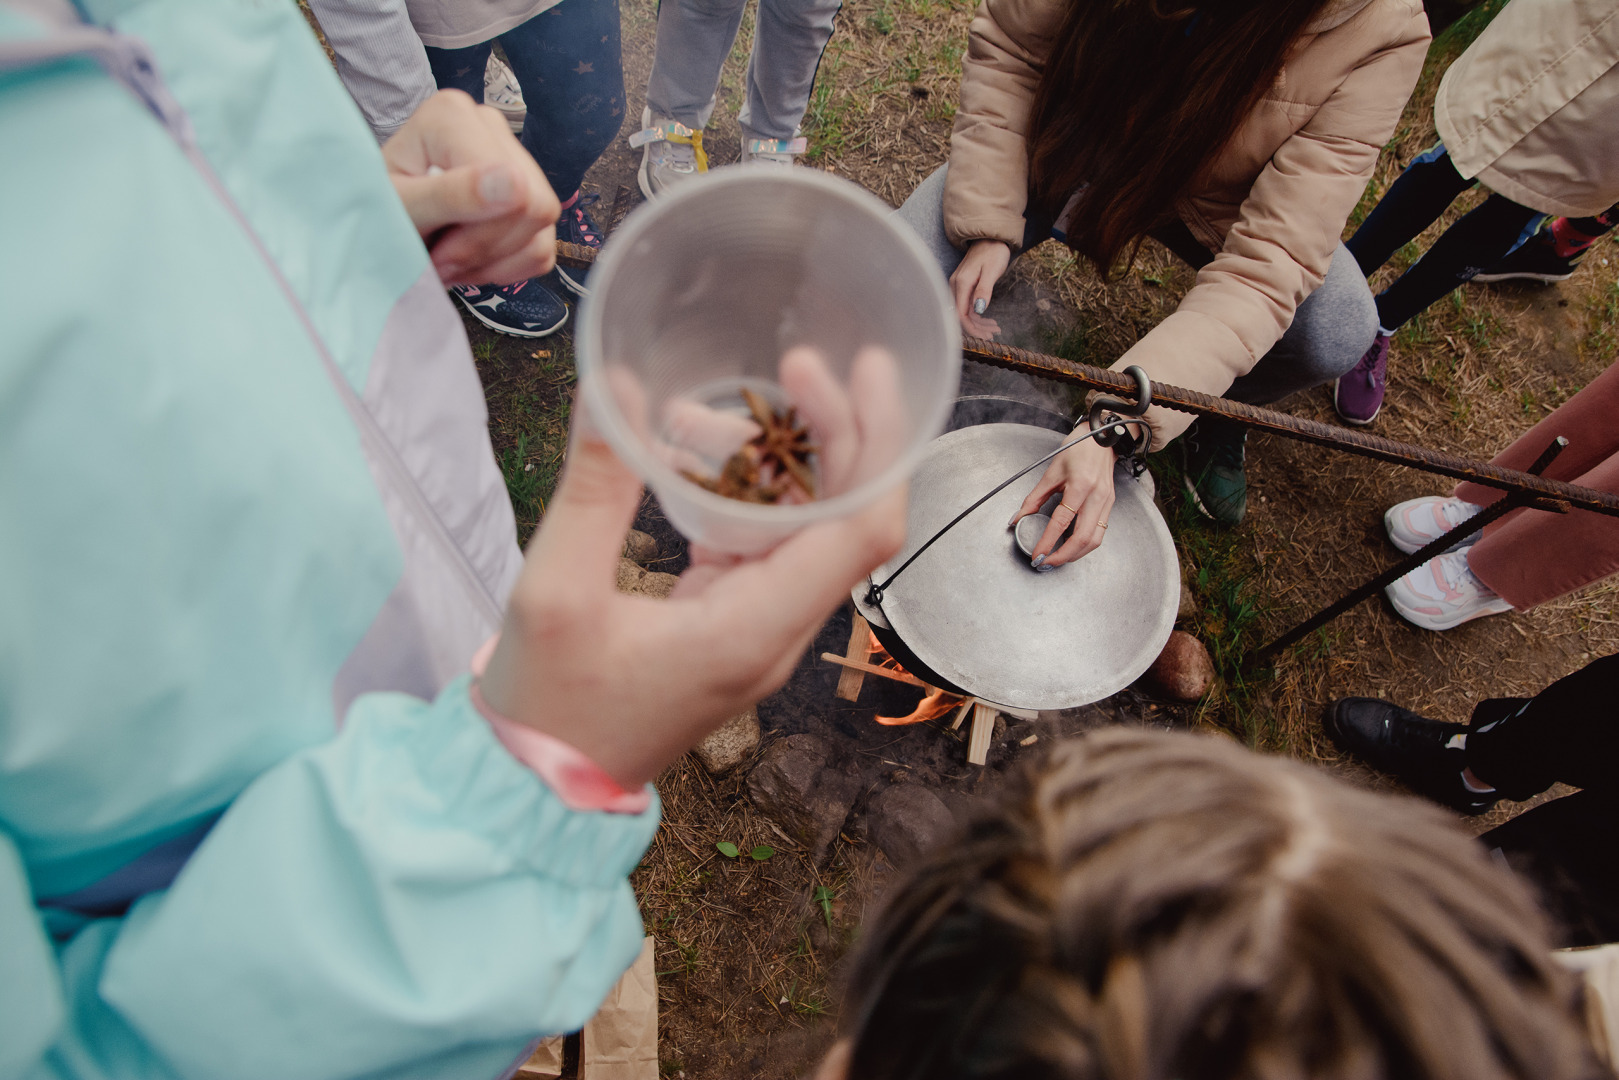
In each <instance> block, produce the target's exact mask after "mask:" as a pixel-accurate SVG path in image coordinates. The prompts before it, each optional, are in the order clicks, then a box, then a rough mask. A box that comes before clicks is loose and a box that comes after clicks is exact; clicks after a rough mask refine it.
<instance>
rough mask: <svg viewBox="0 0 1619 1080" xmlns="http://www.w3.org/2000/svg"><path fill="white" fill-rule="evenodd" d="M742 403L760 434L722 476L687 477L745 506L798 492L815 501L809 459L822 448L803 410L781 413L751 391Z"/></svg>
mask: <svg viewBox="0 0 1619 1080" xmlns="http://www.w3.org/2000/svg"><path fill="white" fill-rule="evenodd" d="M742 400H743V401H745V402H747V405H748V411H749V412H751V413H752V414H753V419H754V422H755V423H757V424H758V425H759V434H758V435H756V436H754V437H753V438H752V439H750V440H749V441H748V442H747V443H745V444H743V446H742V448H741V449H740V450H738V451H737V452H736V453H734V454H732V455H731V456H730V458H729V459H727V460H726V462H725V465H724V467H723V468H721V469H720V474H719V476H717V477H705V476H698V475H697V474H696V473H693V472H682V474H681V475H683V476H684V477H685V478H686V479H687V480H690V481H691V482H692V483H694V484H697V485H699V486H700V487H704V488H707V489H708V490H709V491H712V492H714V493H715V494H716V495H724V496H725V497H726V498H728V499H740V500H741V501H743V502H752V503H777V502H780V501H781V500H782V499H784V498H786V497H787V496H788V495H789V494H794V493H796V494H797V495H798V496H799V498H800V499H801V500H805V501H807V500H809V499H813V498H815V473H814V471H813V470H812V469H811V468H810V464H809V461H810V458H811V457H812V456H813V455H814V454H815V452H816V449H817V447H816V446H815V444H814V443H812V442H810V437H809V431H808V429H806V428H805V427H804V425H803V424H800V423H799V422H798V410H797V409H795V408H792V407H790V406H789V407H788V409H787V410H786V411H785V412H778V411H777V410H776V409H775V408H774V407H773V406H772V405H771V404H770V403H769V402H768V401H766V400H765V399H764V398H762V397H760V396H759V395H758V394H756V393H754V392H753V391H752V390H747V389H744V390H743V391H742Z"/></svg>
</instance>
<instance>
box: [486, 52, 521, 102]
mask: <svg viewBox="0 0 1619 1080" xmlns="http://www.w3.org/2000/svg"><path fill="white" fill-rule="evenodd" d="M489 74H490V75H492V76H493V78H491V79H489V80H487V81H486V82H485V84H484V88H483V92H484V97H485V98H486V99H494V100H497V101H501V102H504V103H507V104H515V103H516V102H518V101H520V100H522V97H523V90H522V87H520V86H518V85H517V76H516V75H514V74H513V73H512V69H511V68H510V67H508V66H507V65H506V64H503V63H500V62H499V61H498V60H495V61H493V62H492V63H491V64H490V71H489Z"/></svg>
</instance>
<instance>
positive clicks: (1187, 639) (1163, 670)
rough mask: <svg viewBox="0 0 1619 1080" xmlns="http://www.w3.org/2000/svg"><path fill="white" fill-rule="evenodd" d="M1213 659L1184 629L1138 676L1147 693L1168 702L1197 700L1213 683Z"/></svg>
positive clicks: (1171, 635)
mask: <svg viewBox="0 0 1619 1080" xmlns="http://www.w3.org/2000/svg"><path fill="white" fill-rule="evenodd" d="M1214 679H1215V675H1214V661H1213V660H1211V659H1209V650H1207V649H1205V648H1204V647H1203V643H1202V642H1201V641H1199V640H1197V638H1195V637H1193V636H1192V635H1191V634H1188V633H1187V632H1186V631H1184V630H1176V631H1175V632H1174V633H1172V634H1170V635H1169V642H1168V643H1167V644H1166V645H1165V646H1164V651H1163V652H1161V653H1159V654H1158V659H1156V660H1154V661H1153V662H1152V667H1150V668H1148V669H1147V673H1146V674H1145V675H1143V676H1142V677H1141V682H1142V684H1143V686H1144V687H1145V688H1146V689H1147V690H1148V692H1150V693H1152V694H1154V695H1156V696H1158V697H1161V698H1168V699H1169V700H1170V701H1197V700H1199V699H1200V698H1202V697H1203V695H1204V694H1206V693H1208V692H1209V687H1211V686H1213V685H1214Z"/></svg>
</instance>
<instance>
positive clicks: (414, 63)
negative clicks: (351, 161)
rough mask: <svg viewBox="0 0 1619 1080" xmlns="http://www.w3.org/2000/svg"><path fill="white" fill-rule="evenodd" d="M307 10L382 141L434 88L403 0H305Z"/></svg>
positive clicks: (424, 53)
mask: <svg viewBox="0 0 1619 1080" xmlns="http://www.w3.org/2000/svg"><path fill="white" fill-rule="evenodd" d="M309 8H310V10H311V11H313V12H314V13H315V21H317V22H318V23H320V29H321V32H322V33H324V34H325V35H326V40H327V42H328V43H329V44H330V45H331V46H332V52H333V53H335V54H336V55H337V74H338V77H340V78H341V79H342V80H343V86H344V87H345V88H346V89H347V90H348V92H349V96H350V97H352V98H353V99H354V103H355V104H356V105H358V106H359V107H360V112H361V113H363V114H364V115H365V122H366V123H367V124H369V125H370V126H371V133H372V134H373V135H375V136H376V137H377V141H378V142H383V141H385V140H386V139H387V138H388V137H389V136H390V135H392V134H393V133H394V132H396V131H398V130H399V127H400V125H401V124H403V123H404V122H405V121H406V120H409V119H410V115H411V113H414V112H415V111H416V108H417V106H419V105H421V103H422V102H424V101H426V100H427V99H428V98H429V97H431V96H432V94H433V92H434V91H435V90H437V89H438V88H437V86H436V85H434V82H433V72H432V69H431V68H429V67H428V66H427V52H426V50H425V49H423V48H422V39H421V38H419V37H417V36H416V30H415V28H414V27H412V26H411V24H410V15H409V14H408V13H407V12H406V10H405V0H309Z"/></svg>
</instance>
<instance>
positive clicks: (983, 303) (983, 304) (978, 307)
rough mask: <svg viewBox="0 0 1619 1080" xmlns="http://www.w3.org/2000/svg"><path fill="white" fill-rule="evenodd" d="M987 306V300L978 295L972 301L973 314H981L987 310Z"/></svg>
mask: <svg viewBox="0 0 1619 1080" xmlns="http://www.w3.org/2000/svg"><path fill="white" fill-rule="evenodd" d="M988 308H989V301H988V300H985V299H984V298H983V297H982V296H980V297H979V298H978V299H977V300H974V301H973V314H974V315H982V314H983V313H984V312H985V311H986V310H988Z"/></svg>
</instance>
